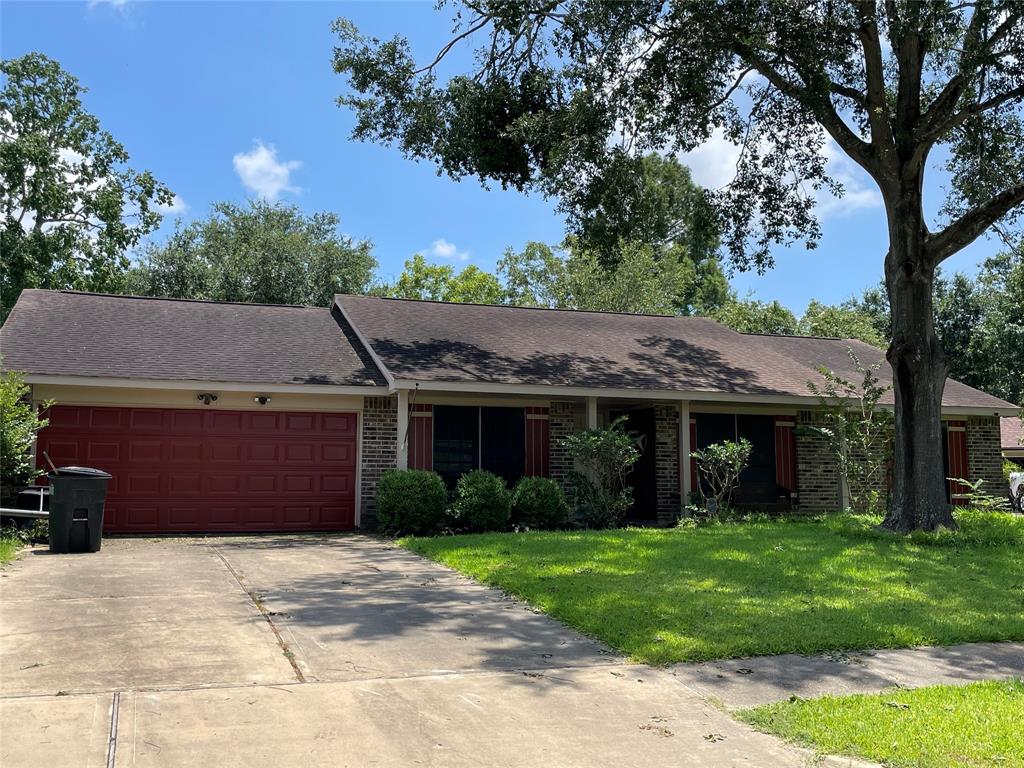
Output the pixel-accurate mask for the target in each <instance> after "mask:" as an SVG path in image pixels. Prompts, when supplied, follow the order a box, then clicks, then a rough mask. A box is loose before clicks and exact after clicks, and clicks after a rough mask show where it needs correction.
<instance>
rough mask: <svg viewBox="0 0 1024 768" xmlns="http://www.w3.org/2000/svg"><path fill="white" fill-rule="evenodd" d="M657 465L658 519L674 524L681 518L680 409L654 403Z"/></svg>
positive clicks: (665, 523)
mask: <svg viewBox="0 0 1024 768" xmlns="http://www.w3.org/2000/svg"><path fill="white" fill-rule="evenodd" d="M654 435H655V439H654V466H655V472H656V473H657V491H658V522H659V523H660V524H662V525H672V524H673V523H675V521H676V519H677V518H678V517H679V513H680V511H681V504H680V500H679V409H678V408H677V407H676V406H675V405H656V406H654Z"/></svg>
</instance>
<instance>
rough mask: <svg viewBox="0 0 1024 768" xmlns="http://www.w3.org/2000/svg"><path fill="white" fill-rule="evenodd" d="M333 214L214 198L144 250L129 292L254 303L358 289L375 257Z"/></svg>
mask: <svg viewBox="0 0 1024 768" xmlns="http://www.w3.org/2000/svg"><path fill="white" fill-rule="evenodd" d="M338 225H339V220H338V217H337V215H335V214H333V213H314V214H312V215H309V216H307V215H306V214H304V213H303V212H302V211H301V210H300V209H299V208H298V207H297V206H294V205H285V204H283V203H269V202H265V201H260V200H252V201H250V202H249V204H248V206H247V207H242V206H238V205H235V204H234V203H227V202H223V203H215V204H214V205H213V213H211V214H210V216H209V217H207V218H206V219H203V220H201V221H194V222H192V223H190V224H187V225H183V224H182V223H181V222H178V223H177V225H176V226H175V230H174V232H173V233H172V234H171V235H170V237H169V238H168V239H167V240H166V242H164V243H162V244H160V245H151V246H150V247H149V248H147V249H146V252H145V253H144V255H143V257H142V259H141V263H140V264H139V265H138V266H136V267H135V268H133V269H132V270H131V272H130V273H129V275H128V278H127V281H126V286H127V290H128V292H129V293H135V294H138V295H143V296H167V297H172V298H188V299H214V300H218V301H240V302H254V303H260V304H305V305H310V306H321V307H322V306H327V305H328V304H329V303H330V301H331V299H332V298H333V297H334V294H336V293H363V292H365V291H366V289H367V287H368V286H369V283H370V279H371V276H372V273H373V269H374V268H375V267H376V264H377V262H376V261H375V260H374V258H373V255H372V254H371V245H370V243H369V242H366V241H360V242H356V241H354V240H353V239H352V238H350V237H348V236H347V235H343V234H341V233H340V232H339V231H338Z"/></svg>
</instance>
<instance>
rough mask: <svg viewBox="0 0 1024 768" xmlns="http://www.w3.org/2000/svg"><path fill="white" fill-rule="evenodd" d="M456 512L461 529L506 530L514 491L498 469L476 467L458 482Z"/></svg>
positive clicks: (457, 525)
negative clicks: (507, 485) (499, 474)
mask: <svg viewBox="0 0 1024 768" xmlns="http://www.w3.org/2000/svg"><path fill="white" fill-rule="evenodd" d="M452 512H453V513H454V515H455V525H456V527H457V528H459V529H460V530H464V531H473V532H482V531H504V530H505V529H507V528H508V521H509V518H510V517H511V516H512V494H511V493H510V492H509V490H508V488H507V487H505V481H504V480H502V479H501V478H500V477H498V476H497V475H495V474H494V473H492V472H488V471H487V470H484V469H474V470H473V471H472V472H467V473H466V474H464V475H463V476H462V477H460V478H459V482H457V483H456V484H455V501H454V502H453V503H452Z"/></svg>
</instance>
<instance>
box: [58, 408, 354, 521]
mask: <svg viewBox="0 0 1024 768" xmlns="http://www.w3.org/2000/svg"><path fill="white" fill-rule="evenodd" d="M49 419H50V426H48V427H47V428H46V429H44V430H43V431H42V432H41V433H40V435H39V457H40V466H42V464H43V459H42V452H43V451H46V452H47V453H49V455H50V458H51V459H53V461H54V463H55V464H57V466H61V465H65V466H66V465H80V466H86V467H98V468H99V469H104V470H106V471H107V472H109V473H110V474H112V475H113V476H114V479H113V480H112V481H111V483H110V488H109V491H108V495H107V506H106V512H105V519H104V530H105V531H108V532H116V533H122V532H123V533H159V532H172V531H173V532H178V531H181V532H186V531H303V530H308V531H324V530H333V531H343V530H350V529H351V528H352V527H353V525H354V523H355V485H356V424H357V417H356V414H354V413H303V412H286V411H277V412H271V411H214V410H187V409H171V408H99V407H86V406H69V405H57V406H54V407H53V408H52V409H51V410H50V414H49Z"/></svg>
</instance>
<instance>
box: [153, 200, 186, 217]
mask: <svg viewBox="0 0 1024 768" xmlns="http://www.w3.org/2000/svg"><path fill="white" fill-rule="evenodd" d="M155 208H156V210H157V213H160V214H163V215H164V216H180V215H181V214H183V213H185V211H187V210H188V203H186V202H185V201H184V200H182V199H181V196H180V195H175V196H174V198H173V199H172V200H171V202H170V203H169V204H166V205H165V204H164V203H159V204H157V205H156V206H155Z"/></svg>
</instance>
